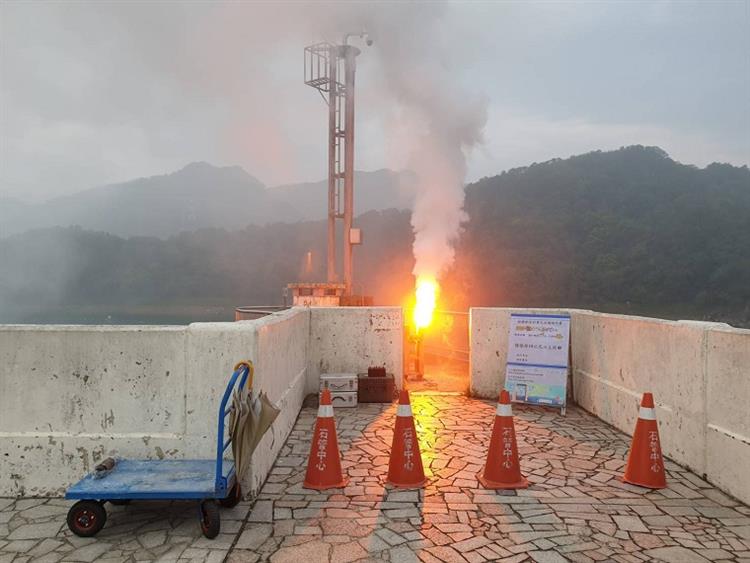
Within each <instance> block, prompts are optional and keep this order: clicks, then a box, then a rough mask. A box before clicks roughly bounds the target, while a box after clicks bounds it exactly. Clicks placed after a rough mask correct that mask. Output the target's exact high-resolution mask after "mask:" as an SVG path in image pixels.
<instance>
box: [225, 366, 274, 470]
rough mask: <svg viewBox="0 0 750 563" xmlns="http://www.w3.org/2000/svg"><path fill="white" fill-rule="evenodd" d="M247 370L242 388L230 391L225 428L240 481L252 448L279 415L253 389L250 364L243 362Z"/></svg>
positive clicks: (268, 401)
mask: <svg viewBox="0 0 750 563" xmlns="http://www.w3.org/2000/svg"><path fill="white" fill-rule="evenodd" d="M247 364H248V366H249V368H250V373H249V374H248V377H247V382H246V383H245V386H244V388H243V389H242V390H238V389H237V388H236V387H235V389H234V393H233V394H232V409H231V412H230V415H229V431H230V433H231V436H232V453H233V454H234V467H235V472H236V473H237V482H238V483H239V482H240V481H242V478H243V476H244V475H245V472H246V471H247V468H248V466H249V465H250V459H251V457H252V455H253V452H254V451H255V448H256V447H257V445H258V442H260V440H261V438H263V435H264V434H265V433H266V431H267V430H268V429H269V428H270V427H271V424H273V421H274V420H276V417H277V416H278V415H279V412H280V411H279V409H277V408H276V407H275V406H273V404H271V401H270V400H269V399H268V396H267V395H266V394H265V393H255V392H254V391H253V364H252V363H251V362H247Z"/></svg>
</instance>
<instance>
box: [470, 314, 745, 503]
mask: <svg viewBox="0 0 750 563" xmlns="http://www.w3.org/2000/svg"><path fill="white" fill-rule="evenodd" d="M515 311H517V310H512V309H472V311H471V340H470V342H471V350H472V354H471V358H472V359H471V389H472V392H473V393H474V394H476V395H479V396H483V397H494V396H496V395H497V390H498V389H500V388H501V387H502V385H503V383H504V365H505V360H506V354H507V332H508V321H509V318H510V314H511V313H512V312H515ZM532 312H550V313H559V312H561V311H560V310H554V311H553V310H546V311H544V310H532ZM562 312H566V310H563V311H562ZM567 312H568V313H570V315H571V349H572V367H573V369H572V378H571V386H572V394H573V398H574V399H575V401H576V402H577V403H578V404H579V405H581V406H582V407H583V408H585V409H586V410H588V411H590V412H592V413H593V414H595V415H597V416H598V417H599V418H601V419H602V420H604V421H606V422H608V423H610V424H612V425H613V426H616V427H617V428H619V429H620V430H622V431H624V432H626V433H628V434H631V433H632V431H633V428H634V427H635V422H636V419H637V415H638V405H639V402H640V400H641V395H642V393H643V392H644V391H651V392H652V393H654V398H655V400H656V411H657V419H658V420H659V430H660V434H661V439H662V447H663V451H664V454H665V455H667V456H668V457H670V458H671V459H672V460H674V461H676V462H677V463H680V464H682V465H684V466H687V467H689V468H690V469H692V470H693V471H695V472H697V473H699V474H702V475H705V476H706V478H707V479H708V480H709V481H712V482H713V483H715V484H716V485H718V486H720V487H721V488H723V489H724V490H725V491H727V492H729V493H730V494H732V495H734V496H736V497H738V498H740V499H742V500H744V501H745V502H750V478H748V477H747V475H748V470H749V469H748V468H750V409H748V407H747V405H748V404H750V330H742V329H734V328H731V327H729V326H728V325H724V324H721V323H701V322H694V321H666V320H660V319H649V318H643V317H630V316H625V315H610V314H603V313H595V312H593V311H583V310H567ZM570 393H571V391H570V389H569V399H570Z"/></svg>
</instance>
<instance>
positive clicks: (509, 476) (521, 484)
mask: <svg viewBox="0 0 750 563" xmlns="http://www.w3.org/2000/svg"><path fill="white" fill-rule="evenodd" d="M477 477H478V479H479V482H480V483H481V484H482V485H483V486H484V487H485V488H486V489H525V488H526V487H528V486H529V483H528V481H527V480H526V479H525V478H524V476H523V475H521V466H520V465H519V464H518V446H517V444H516V430H515V427H514V425H513V410H512V408H511V406H510V395H509V394H508V392H507V391H505V390H503V391H501V392H500V401H499V402H498V404H497V410H496V411H495V425H494V426H493V427H492V438H491V439H490V447H489V451H488V452H487V463H485V465H484V469H483V470H482V471H481V472H480V473H479V474H478V475H477Z"/></svg>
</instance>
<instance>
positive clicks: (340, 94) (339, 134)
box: [305, 34, 364, 295]
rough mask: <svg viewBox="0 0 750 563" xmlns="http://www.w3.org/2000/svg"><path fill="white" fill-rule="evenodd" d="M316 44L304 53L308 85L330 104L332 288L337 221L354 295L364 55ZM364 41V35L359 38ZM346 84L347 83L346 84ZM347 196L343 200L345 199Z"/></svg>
mask: <svg viewBox="0 0 750 563" xmlns="http://www.w3.org/2000/svg"><path fill="white" fill-rule="evenodd" d="M349 35H352V34H348V35H346V36H344V42H343V44H342V45H332V44H330V43H317V44H315V45H310V46H309V47H305V84H307V85H308V86H312V87H313V88H315V89H316V90H318V91H319V92H320V94H321V96H322V97H323V99H324V100H325V101H326V103H327V104H328V261H327V278H328V282H329V283H335V282H337V281H338V274H337V272H336V220H337V219H340V220H342V221H343V227H344V228H343V231H344V259H343V263H344V284H345V286H346V295H351V294H352V286H353V278H354V272H353V257H354V245H356V244H359V243H360V233H359V230H358V229H353V227H352V221H353V218H354V75H355V71H356V66H357V62H356V61H357V59H356V57H357V55H359V54H360V52H361V51H360V50H359V49H358V48H356V47H354V46H352V45H347V39H348V37H349ZM356 35H360V36H364V34H356ZM341 78H343V81H342V80H341ZM342 196H343V197H342Z"/></svg>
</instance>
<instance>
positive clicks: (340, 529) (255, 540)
mask: <svg viewBox="0 0 750 563" xmlns="http://www.w3.org/2000/svg"><path fill="white" fill-rule="evenodd" d="M412 406H413V411H414V415H415V420H416V424H417V432H418V434H419V441H420V446H421V449H422V457H423V460H424V463H425V469H426V473H427V476H428V478H429V482H428V484H427V485H426V486H425V487H424V489H422V490H396V489H389V488H387V487H386V486H385V477H386V473H387V469H388V452H389V449H390V442H391V438H392V427H393V423H394V417H395V406H394V405H374V404H372V405H360V406H359V407H357V408H356V409H344V408H338V409H336V413H335V414H336V424H337V429H338V436H339V444H340V448H341V452H342V456H343V467H344V471H345V473H346V474H348V476H349V478H350V482H349V484H348V486H347V487H345V488H343V489H338V490H330V491H325V492H316V491H309V490H306V489H303V488H302V481H303V479H304V472H305V465H306V462H307V454H308V452H309V448H310V439H311V437H312V428H313V425H314V423H315V415H316V410H315V409H309V408H306V409H303V410H302V412H301V413H300V416H299V419H298V420H297V423H296V425H295V427H294V429H293V431H292V434H291V435H290V437H289V439H288V440H287V443H286V444H285V445H284V447H283V449H282V451H281V455H280V456H279V458H278V460H277V462H276V464H275V466H274V468H273V469H272V471H271V474H270V475H269V477H268V480H267V482H266V484H265V485H264V487H263V489H262V490H261V492H260V494H259V495H258V498H257V499H256V501H255V503H254V504H251V503H247V502H243V503H241V504H240V505H239V506H237V507H236V508H234V509H231V510H222V533H221V534H220V536H219V537H218V538H216V539H215V540H206V539H205V538H202V537H201V536H200V532H199V531H198V526H197V514H196V509H195V505H194V504H190V503H178V502H175V503H160V504H153V503H133V504H131V505H129V506H125V507H119V506H118V507H114V506H111V505H109V504H108V505H107V510H108V512H109V521H108V523H107V526H106V527H105V528H104V529H103V530H102V531H101V532H100V533H99V535H98V536H97V537H96V538H88V539H84V538H77V537H76V536H73V535H72V534H71V533H70V532H69V531H68V530H67V526H66V525H65V521H64V520H65V513H66V511H67V509H68V507H69V506H70V505H71V503H70V502H68V501H64V500H60V499H21V500H13V499H0V563H7V562H10V561H20V562H25V561H50V562H57V561H112V562H114V561H150V560H160V561H211V562H213V561H216V562H220V561H224V560H226V561H231V562H245V561H247V562H255V561H271V562H272V563H283V562H289V563H292V562H295V563H296V562H305V563H314V562H316V561H335V562H349V561H391V562H410V561H414V562H418V561H422V562H426V563H439V562H446V563H453V562H470V563H473V562H479V561H512V562H521V561H532V562H550V563H555V562H558V561H559V562H562V561H581V562H588V561H619V562H630V561H632V562H637V561H667V562H687V563H690V562H703V561H747V562H750V507H748V506H746V505H744V504H742V503H739V502H737V501H736V500H734V499H732V498H730V497H728V496H726V495H725V494H723V493H721V492H720V491H719V490H718V489H716V488H715V487H713V486H712V485H710V484H709V483H707V482H705V481H703V480H701V479H700V478H699V477H698V476H696V475H694V474H693V473H691V472H689V471H687V470H685V469H683V468H682V467H680V466H678V465H675V464H672V463H670V462H667V479H668V483H669V488H667V489H663V490H660V491H649V490H646V489H642V488H639V487H634V486H631V485H627V484H623V483H622V482H620V481H619V479H618V477H619V476H620V474H621V472H622V467H623V465H624V463H625V461H624V460H625V456H626V454H627V448H628V437H627V436H625V435H624V434H622V433H620V432H618V431H617V430H615V429H613V428H611V427H609V426H607V425H606V424H604V423H603V422H601V421H600V420H598V419H597V418H595V417H593V416H591V415H589V414H587V413H586V412H584V411H582V410H580V409H578V408H575V407H573V408H569V409H568V413H567V415H566V416H564V417H563V416H560V415H559V413H558V412H557V411H551V410H545V409H541V408H527V407H518V406H515V407H514V411H515V414H516V432H517V436H518V443H519V449H520V453H521V465H522V468H523V471H524V474H525V475H526V476H527V477H528V479H529V482H530V484H531V486H530V487H529V488H528V489H525V490H519V491H505V492H495V491H487V490H485V489H483V488H481V486H480V485H479V484H478V483H477V480H476V473H477V472H478V471H479V470H480V469H481V466H482V465H483V463H484V456H485V455H486V447H487V442H488V440H489V435H490V432H491V426H492V422H493V417H494V404H493V403H491V402H489V401H480V400H476V399H469V398H466V397H462V396H450V395H429V394H425V395H413V396H412Z"/></svg>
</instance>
